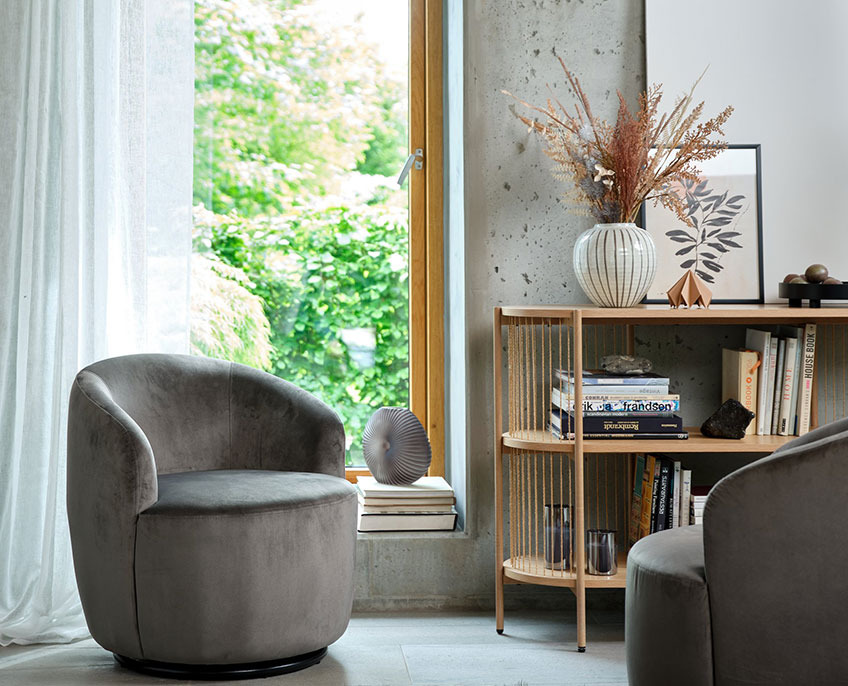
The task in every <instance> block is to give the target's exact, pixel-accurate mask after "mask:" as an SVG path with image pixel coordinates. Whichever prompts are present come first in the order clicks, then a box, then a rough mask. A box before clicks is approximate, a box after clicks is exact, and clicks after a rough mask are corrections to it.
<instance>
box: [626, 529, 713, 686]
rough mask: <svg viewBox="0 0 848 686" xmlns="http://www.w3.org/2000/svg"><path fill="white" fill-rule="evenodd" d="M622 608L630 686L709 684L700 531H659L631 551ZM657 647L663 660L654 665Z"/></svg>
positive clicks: (706, 598)
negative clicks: (625, 593)
mask: <svg viewBox="0 0 848 686" xmlns="http://www.w3.org/2000/svg"><path fill="white" fill-rule="evenodd" d="M625 603H626V610H625V646H626V652H627V673H628V677H629V679H630V682H631V683H633V684H658V685H659V684H687V685H688V686H701V685H702V684H703V685H707V684H712V683H713V661H712V644H711V629H710V607H709V595H708V592H707V581H706V577H705V574H704V538H703V527H701V526H685V527H681V528H675V529H671V530H669V531H661V532H659V533H655V534H652V535H650V536H647V537H646V538H643V539H642V540H640V541H639V542H638V543H637V544H636V545H635V546H633V548H632V549H631V551H630V554H629V556H628V558H627V595H626V600H625ZM657 646H662V649H661V652H662V654H663V655H664V656H665V658H664V659H663V660H657V659H656V655H657Z"/></svg>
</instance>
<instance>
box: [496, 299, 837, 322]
mask: <svg viewBox="0 0 848 686" xmlns="http://www.w3.org/2000/svg"><path fill="white" fill-rule="evenodd" d="M576 312H580V316H581V318H582V319H583V320H584V322H586V323H600V322H603V323H622V324H640V323H641V324H719V323H726V324H733V323H739V324H744V323H747V322H750V323H754V324H755V323H757V322H761V323H771V322H775V323H776V322H786V323H799V324H803V323H806V322H822V323H827V322H834V323H836V322H848V306H845V305H833V304H830V303H822V306H821V307H820V308H817V307H789V306H788V305H786V304H771V305H711V306H710V307H708V308H701V307H696V308H693V309H687V308H685V307H681V308H677V309H674V308H672V307H669V306H668V305H637V306H635V307H622V308H616V307H596V306H595V305H514V306H513V305H509V306H503V307H501V314H502V315H503V316H504V317H551V318H557V317H562V318H571V317H572V316H574V314H575V313H576Z"/></svg>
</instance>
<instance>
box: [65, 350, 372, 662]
mask: <svg viewBox="0 0 848 686" xmlns="http://www.w3.org/2000/svg"><path fill="white" fill-rule="evenodd" d="M343 475H344V429H343V427H342V425H341V422H340V421H339V419H338V417H337V416H336V415H335V413H334V412H333V411H332V410H330V409H329V408H328V407H327V406H326V405H324V404H323V403H321V402H320V401H319V400H317V399H316V398H315V397H314V396H312V395H310V394H309V393H306V392H305V391H303V390H301V389H299V388H297V387H296V386H293V385H292V384H290V383H287V382H285V381H282V380H280V379H278V378H276V377H274V376H271V375H269V374H265V373H264V372H260V371H257V370H255V369H251V368H249V367H245V366H242V365H238V364H233V363H230V362H223V361H220V360H211V359H207V358H199V357H191V356H182V355H132V356H127V357H119V358H113V359H109V360H103V361H101V362H98V363H96V364H93V365H91V366H89V367H87V368H85V369H83V370H82V371H81V372H80V373H79V374H78V375H77V378H76V380H75V383H74V385H73V388H72V391H71V397H70V408H69V417H68V518H69V523H70V530H71V542H72V547H73V555H74V567H75V571H76V576H77V584H78V586H79V590H80V597H81V599H82V604H83V609H84V611H85V616H86V621H87V622H88V626H89V629H90V631H91V633H92V636H93V637H94V638H95V640H96V641H97V642H98V643H100V645H102V646H103V647H105V648H107V649H108V650H111V651H113V652H115V653H119V654H121V655H125V656H127V657H130V658H133V659H140V660H156V661H160V662H176V663H182V664H188V665H201V664H203V665H228V664H239V663H247V662H261V661H266V660H275V659H279V658H283V657H290V656H294V655H300V654H303V653H307V652H311V651H313V650H318V649H320V648H323V647H325V646H327V645H328V644H330V643H332V642H333V641H335V640H336V639H338V638H339V637H340V636H341V635H342V633H343V632H344V630H345V628H346V627H347V623H348V621H349V618H350V611H351V607H352V603H353V565H354V547H355V539H356V495H355V490H354V489H353V487H352V486H351V484H349V483H348V482H347V481H345V480H344V478H342V477H343Z"/></svg>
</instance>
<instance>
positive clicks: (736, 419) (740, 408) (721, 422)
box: [701, 398, 754, 438]
mask: <svg viewBox="0 0 848 686" xmlns="http://www.w3.org/2000/svg"><path fill="white" fill-rule="evenodd" d="M753 418H754V413H753V412H751V410H749V409H748V408H747V407H745V406H744V405H743V404H742V403H740V402H739V401H738V400H735V399H734V398H728V399H727V400H725V401H724V402H723V403H722V404H721V407H719V408H718V409H717V410H716V411H715V412H713V413H712V415H710V417H709V418H708V419H707V421H705V422H704V423H703V424H702V425H701V433H702V434H704V436H709V437H710V438H745V429H747V428H748V424H750V423H751V420H752V419H753Z"/></svg>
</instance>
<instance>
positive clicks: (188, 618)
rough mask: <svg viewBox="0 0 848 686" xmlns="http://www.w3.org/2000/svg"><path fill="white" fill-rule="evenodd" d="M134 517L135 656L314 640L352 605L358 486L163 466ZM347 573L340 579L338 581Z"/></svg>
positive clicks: (200, 660)
mask: <svg viewBox="0 0 848 686" xmlns="http://www.w3.org/2000/svg"><path fill="white" fill-rule="evenodd" d="M158 486H159V499H158V501H157V502H156V503H155V504H153V505H152V506H150V507H148V508H147V509H146V510H144V511H143V512H141V513H140V515H139V517H138V527H137V538H136V556H135V583H136V598H137V612H138V630H139V636H140V643H141V653H142V654H141V655H138V656H135V655H130V656H129V657H138V658H143V659H147V660H157V661H161V662H179V663H183V664H198V665H200V664H237V663H245V662H262V661H266V660H272V659H275V658H278V657H279V656H281V655H301V654H303V653H308V652H311V651H314V650H318V649H320V648H323V647H325V646H327V645H328V644H330V643H332V642H333V641H335V640H336V639H338V638H339V637H340V636H341V635H342V633H343V632H344V630H345V628H346V626H347V622H348V618H349V616H350V610H351V606H352V603H353V597H352V590H353V589H352V585H351V584H350V583H349V582H348V581H347V580H348V579H350V578H352V576H353V563H354V545H355V538H354V537H353V536H352V535H351V532H352V531H355V529H356V492H355V489H354V488H353V486H352V485H351V484H350V483H348V482H347V481H345V480H344V479H342V478H340V477H336V476H330V475H327V474H315V473H306V472H274V471H262V470H213V471H199V472H183V473H176V474H166V475H160V476H159V478H158ZM340 580H345V581H340Z"/></svg>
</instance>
